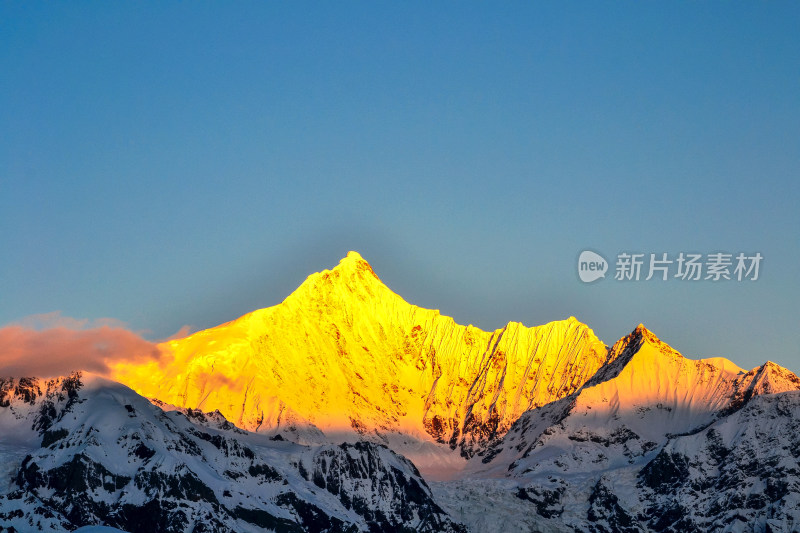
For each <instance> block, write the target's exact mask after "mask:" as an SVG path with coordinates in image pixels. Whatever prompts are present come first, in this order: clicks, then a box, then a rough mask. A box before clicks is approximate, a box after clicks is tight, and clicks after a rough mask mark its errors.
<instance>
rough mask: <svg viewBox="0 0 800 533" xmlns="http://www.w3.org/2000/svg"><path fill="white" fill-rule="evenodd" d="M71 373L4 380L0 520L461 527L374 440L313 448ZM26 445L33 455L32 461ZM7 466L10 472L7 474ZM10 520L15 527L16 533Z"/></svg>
mask: <svg viewBox="0 0 800 533" xmlns="http://www.w3.org/2000/svg"><path fill="white" fill-rule="evenodd" d="M188 415H189V416H188V417H187V416H186V415H185V414H183V413H180V412H177V411H171V412H165V411H162V410H161V409H159V408H158V407H156V406H154V405H153V404H151V403H150V402H149V401H147V400H146V399H145V398H143V397H141V396H139V395H137V394H136V393H134V392H133V391H132V390H130V389H128V388H127V387H125V386H123V385H120V384H117V383H114V382H111V381H108V380H105V379H102V378H98V377H94V376H81V375H79V374H75V375H73V376H70V377H68V378H60V379H54V380H49V381H42V380H37V379H20V380H11V379H4V380H2V382H0V443H3V444H9V442H10V440H11V439H9V436H10V435H12V433H11V431H12V430H13V432H14V433H13V434H14V435H16V441H15V442H14V444H15V448H13V449H11V450H9V449H0V459H1V460H2V464H3V465H4V466H5V467H9V466H12V468H13V475H12V476H8V477H6V476H3V479H2V481H3V482H4V486H3V487H2V489H3V490H0V530H6V529H7V530H8V531H26V532H27V531H53V532H55V531H65V530H66V531H71V530H74V529H76V528H78V527H80V526H89V525H109V526H114V527H117V528H120V529H122V530H124V531H127V532H129V533H138V532H142V533H144V532H148V533H149V532H153V531H159V532H164V533H178V532H181V533H184V532H185V533H189V532H195V533H201V532H203V531H214V532H231V533H232V532H237V533H238V532H265V531H273V530H274V531H284V532H301V531H318V532H322V531H328V532H348V533H355V532H357V531H400V530H409V531H429V532H433V531H451V532H456V531H462V529H463V528H462V527H461V526H459V525H458V524H456V523H454V522H453V521H452V520H450V519H449V517H448V516H447V515H446V514H445V513H444V512H443V511H442V510H441V509H440V508H439V507H438V505H437V504H436V503H435V502H434V501H433V499H432V497H431V493H430V489H429V488H428V486H427V485H426V483H425V481H424V480H422V478H421V477H420V476H419V473H418V472H417V471H416V469H415V468H414V466H413V465H412V464H411V463H410V462H408V461H407V460H406V459H404V458H402V457H400V456H398V455H396V454H394V453H393V452H391V451H390V450H388V449H387V448H386V447H383V446H380V445H376V444H372V443H364V442H362V443H356V444H342V445H340V446H334V445H326V446H321V447H311V448H309V447H306V446H300V445H297V444H295V443H291V442H286V441H280V440H277V441H274V440H270V439H269V438H268V437H266V436H264V435H254V434H250V433H247V432H245V431H242V430H239V429H237V428H235V427H234V426H233V425H231V424H229V423H226V422H225V421H224V420H222V419H221V417H220V416H219V415H218V414H215V415H211V416H208V415H205V414H202V413H198V412H190V413H188ZM23 454H24V457H23ZM4 474H9V472H5V473H4ZM12 528H13V529H12Z"/></svg>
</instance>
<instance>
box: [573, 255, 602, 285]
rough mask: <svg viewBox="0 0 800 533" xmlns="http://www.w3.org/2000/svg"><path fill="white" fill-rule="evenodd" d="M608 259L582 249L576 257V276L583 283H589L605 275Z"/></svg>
mask: <svg viewBox="0 0 800 533" xmlns="http://www.w3.org/2000/svg"><path fill="white" fill-rule="evenodd" d="M607 270H608V261H606V259H605V258H604V257H603V256H602V255H600V254H597V253H594V252H592V251H591V250H584V251H583V252H581V255H580V257H578V277H579V278H581V281H582V282H584V283H591V282H593V281H596V280H598V279H600V278H604V277H606V271H607Z"/></svg>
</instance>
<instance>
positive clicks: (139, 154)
mask: <svg viewBox="0 0 800 533" xmlns="http://www.w3.org/2000/svg"><path fill="white" fill-rule="evenodd" d="M798 28H800V3H797V2H791V3H788V2H770V3H766V2H747V3H745V2H702V3H700V2H692V3H654V2H619V3H597V2H578V3H569V2H568V3H561V2H551V3H531V2H521V3H504V4H503V5H502V6H497V5H493V4H492V3H488V2H482V3H455V2H442V3H433V5H431V3H430V2H420V3H403V4H390V3H383V2H378V3H373V2H369V3H368V2H363V3H349V2H346V3H295V2H292V3H285V4H280V5H279V4H278V3H237V4H236V5H235V7H234V6H232V5H230V4H227V3H221V2H209V3H201V2H191V3H189V2H184V3H169V2H167V3H132V2H127V3H125V2H103V3H101V2H71V3H66V2H62V3H35V2H18V3H13V2H4V3H2V4H0V73H2V74H0V102H2V105H0V139H1V142H0V249H2V250H3V255H2V259H0V324H3V323H8V322H12V321H15V320H18V319H20V318H22V317H24V316H27V315H31V314H37V313H44V312H49V311H54V310H60V311H61V312H62V313H63V314H64V315H67V316H71V317H79V318H89V319H97V318H100V317H112V318H115V319H119V320H122V321H124V322H126V323H127V324H128V325H129V326H130V327H131V328H133V329H135V330H147V331H148V332H149V333H147V335H148V337H149V338H163V337H165V336H167V335H169V334H171V333H173V332H175V331H176V330H177V329H178V328H179V327H180V326H182V325H184V324H190V325H192V326H193V327H194V328H203V327H209V326H213V325H216V324H219V323H221V322H224V321H227V320H230V319H233V318H235V317H237V316H239V315H241V314H244V313H246V312H248V311H251V310H253V309H256V308H260V307H267V306H270V305H273V304H276V303H278V302H280V301H281V300H282V299H283V298H284V297H285V296H286V295H288V294H289V293H290V292H291V291H292V290H293V289H294V288H295V287H296V286H297V285H299V284H300V283H301V282H302V281H303V279H305V277H306V276H307V275H308V274H310V273H311V272H314V271H318V270H322V269H324V268H330V267H332V266H334V265H335V264H336V263H337V261H338V260H339V258H340V257H342V256H344V255H345V254H346V252H347V251H348V250H350V249H354V250H358V251H359V252H360V253H361V254H362V255H363V256H364V257H365V258H366V259H367V260H368V261H370V263H371V264H372V265H373V267H374V269H375V270H376V272H377V273H378V274H379V275H380V276H381V278H382V279H383V280H384V281H385V282H386V283H387V284H388V285H389V286H390V287H391V288H392V289H393V290H395V292H397V293H399V294H400V295H402V296H403V297H404V298H406V299H407V300H408V301H410V302H412V303H415V304H418V305H421V306H424V307H431V308H438V309H441V311H442V312H443V313H445V314H447V315H451V316H453V317H454V318H455V319H456V320H457V321H458V322H460V323H472V324H475V325H477V326H479V327H481V328H483V329H494V328H497V327H500V326H502V325H503V324H505V323H506V322H508V321H510V320H517V321H521V322H523V323H525V324H527V325H536V324H540V323H544V322H548V321H551V320H556V319H561V318H565V317H568V316H570V315H574V316H576V317H578V318H579V319H580V320H582V321H584V322H586V323H587V324H589V325H590V326H591V327H592V328H593V329H594V330H595V332H596V333H597V334H598V335H599V336H600V337H601V338H602V339H603V340H604V341H606V342H607V343H612V342H614V341H615V340H616V339H617V338H619V337H620V336H622V335H625V334H627V333H628V332H629V331H630V330H631V329H633V327H635V326H636V325H637V324H638V323H639V322H644V323H645V324H646V325H647V326H648V327H649V328H650V329H652V330H653V331H654V332H655V333H656V334H658V335H659V336H660V337H661V338H662V339H664V340H665V341H666V342H668V343H670V344H672V345H673V346H674V347H675V348H677V349H678V350H680V351H682V352H683V353H684V354H685V355H687V356H691V357H700V356H703V357H711V356H719V355H722V356H727V357H729V358H731V359H733V360H734V361H735V362H737V363H739V364H740V365H742V366H746V367H752V366H755V365H757V364H760V363H762V362H763V361H765V360H767V359H769V360H773V361H776V362H778V363H781V364H783V365H785V366H788V367H790V368H792V369H794V370H800V348H798V346H800V342H799V341H800V339H799V338H798V337H799V336H800V333H799V332H800V324H799V323H798V322H799V321H798V301H799V300H800V281H798V275H799V274H800V271H799V270H798V267H799V266H800V240H799V237H800V232H799V231H798V230H799V229H800V216H799V215H798V205H800V184H798V178H800V96H798V95H800V32H798ZM585 248H591V249H594V250H597V251H600V252H602V253H603V254H604V255H606V257H611V258H612V259H613V256H615V255H616V254H617V253H618V252H620V251H624V250H628V251H640V252H646V253H649V252H672V253H677V252H680V251H695V252H702V253H710V252H717V251H727V252H731V253H735V252H740V251H743V252H756V251H758V252H761V254H762V255H763V256H764V262H763V264H762V269H761V279H759V280H758V281H757V282H741V283H737V282H724V283H711V282H692V283H687V282H679V281H675V280H673V281H670V282H662V281H650V282H639V283H621V282H615V281H613V280H612V279H606V280H603V281H599V282H597V283H594V284H592V285H584V284H582V283H581V282H580V281H579V280H578V278H577V274H576V260H577V256H578V253H579V252H580V251H581V250H583V249H585Z"/></svg>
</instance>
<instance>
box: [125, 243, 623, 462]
mask: <svg viewBox="0 0 800 533" xmlns="http://www.w3.org/2000/svg"><path fill="white" fill-rule="evenodd" d="M162 349H163V350H164V352H165V354H166V355H165V356H164V357H163V358H162V361H161V362H159V363H155V362H153V363H149V364H146V365H135V364H120V365H118V366H117V367H116V368H115V369H114V374H113V377H114V379H116V380H118V381H120V382H122V383H124V384H126V385H128V386H129V387H131V388H133V389H134V390H136V391H137V392H139V393H140V394H142V395H144V396H147V397H154V398H158V399H159V400H162V401H164V402H167V403H171V404H174V405H176V406H178V407H181V408H192V409H202V410H206V411H213V410H219V411H220V412H221V413H222V414H223V415H225V417H226V418H228V419H229V420H231V421H233V422H234V423H236V424H237V425H238V426H240V427H242V428H245V429H248V430H253V431H259V432H271V433H282V434H284V435H286V436H288V437H290V438H293V439H295V440H299V441H301V442H303V441H308V442H316V441H320V440H322V439H324V438H325V435H327V436H329V437H330V436H334V435H335V436H339V437H342V438H345V439H369V440H374V441H377V442H383V443H386V444H388V445H390V446H391V447H393V448H394V449H396V450H402V452H403V453H405V454H407V455H409V456H410V457H411V458H413V460H415V462H416V463H418V466H420V468H423V470H424V469H425V467H426V462H430V463H434V462H435V463H440V462H441V457H440V455H441V454H440V453H439V452H440V451H442V450H457V451H458V452H459V453H460V454H461V455H462V456H464V457H469V456H471V455H472V454H474V453H475V452H476V451H478V450H480V449H483V448H484V447H485V446H486V444H487V443H489V442H491V441H492V440H493V439H496V438H498V437H499V436H502V435H503V434H504V433H505V432H506V431H507V430H508V428H510V427H511V424H512V423H513V422H514V421H515V420H516V419H517V418H518V417H519V416H520V415H521V414H522V413H523V412H525V411H527V410H529V409H531V408H534V407H538V406H542V405H545V404H547V403H549V402H552V401H553V400H557V399H559V398H562V397H564V396H567V395H569V394H571V393H573V392H575V391H576V390H578V389H579V388H580V387H581V386H582V385H583V384H584V383H585V382H586V381H587V380H588V379H589V378H590V377H592V376H593V375H594V374H595V373H596V372H597V370H598V369H599V368H601V367H602V366H603V365H604V364H605V363H606V362H607V361H608V350H607V348H606V346H605V345H604V344H603V343H602V342H600V340H599V339H598V338H597V337H596V336H595V335H594V333H593V332H592V330H591V329H589V328H588V327H587V326H586V325H584V324H582V323H580V322H578V321H577V320H575V319H574V318H569V319H567V320H562V321H557V322H552V323H549V324H546V325H544V326H538V327H533V328H528V327H525V326H523V325H522V324H520V323H517V322H510V323H509V324H507V325H506V326H505V327H503V328H500V329H498V330H496V331H492V332H486V331H482V330H480V329H478V328H476V327H473V326H461V325H459V324H456V323H455V322H454V321H453V319H452V318H450V317H447V316H443V315H441V314H440V313H439V311H437V310H430V309H423V308H420V307H417V306H415V305H412V304H409V303H408V302H406V301H405V300H403V299H402V298H401V297H400V296H398V295H397V294H395V293H394V292H392V291H391V290H390V289H389V288H388V287H387V286H386V285H385V284H384V283H383V282H381V280H380V279H379V278H378V277H377V275H376V274H375V272H374V271H373V270H372V267H371V266H370V265H369V263H368V262H367V261H365V260H364V259H363V258H362V257H361V256H360V255H359V254H358V253H357V252H350V253H348V254H347V257H345V258H343V259H342V260H341V261H340V262H339V264H338V265H337V266H336V267H335V268H333V269H332V270H324V271H322V272H318V273H316V274H312V275H311V276H309V277H308V278H307V279H306V280H305V281H304V282H303V283H302V284H301V285H300V287H299V288H298V289H297V290H296V291H294V292H293V293H292V294H291V295H289V296H288V297H287V298H286V299H285V300H284V301H283V302H282V303H280V304H278V305H276V306H274V307H270V308H266V309H261V310H258V311H254V312H252V313H249V314H247V315H244V316H242V317H241V318H239V319H237V320H234V321H232V322H229V323H227V324H223V325H221V326H218V327H215V328H211V329H207V330H204V331H200V332H197V333H195V334H193V335H191V336H189V337H186V338H184V339H178V340H173V341H169V342H167V343H165V344H164V345H162ZM323 433H324V435H323ZM431 453H433V456H432V457H429V458H428V459H426V456H427V455H429V454H431ZM437 457H438V458H437Z"/></svg>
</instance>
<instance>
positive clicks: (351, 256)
mask: <svg viewBox="0 0 800 533" xmlns="http://www.w3.org/2000/svg"><path fill="white" fill-rule="evenodd" d="M344 261H364V262H365V263H366V261H365V260H364V258H363V257H361V254H360V253H358V252H356V251H354V250H350V251H349V252H347V256H345V257H343V258H342V259H341V260H340V261H339V263H343V262H344Z"/></svg>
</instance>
